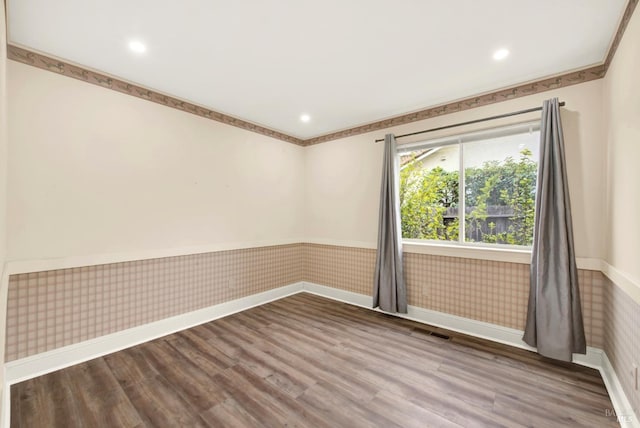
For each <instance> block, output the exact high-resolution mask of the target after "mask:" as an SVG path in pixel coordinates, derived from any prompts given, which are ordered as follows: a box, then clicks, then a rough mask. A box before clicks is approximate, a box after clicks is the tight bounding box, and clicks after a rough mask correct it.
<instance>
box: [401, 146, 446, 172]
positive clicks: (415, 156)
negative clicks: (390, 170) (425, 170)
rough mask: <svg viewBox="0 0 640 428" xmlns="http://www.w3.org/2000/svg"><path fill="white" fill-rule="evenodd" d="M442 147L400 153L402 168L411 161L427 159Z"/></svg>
mask: <svg viewBox="0 0 640 428" xmlns="http://www.w3.org/2000/svg"><path fill="white" fill-rule="evenodd" d="M440 149H441V147H434V148H431V149H424V150H420V151H418V152H410V153H406V154H403V155H400V169H403V168H405V167H406V166H407V165H408V164H409V163H410V162H411V161H414V160H415V161H421V160H423V159H426V158H428V157H429V156H431V155H432V154H434V153H436V152H437V151H438V150H440Z"/></svg>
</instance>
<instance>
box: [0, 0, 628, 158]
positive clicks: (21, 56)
mask: <svg viewBox="0 0 640 428" xmlns="http://www.w3.org/2000/svg"><path fill="white" fill-rule="evenodd" d="M639 1H640V0H629V2H628V3H627V7H626V9H625V11H624V14H623V16H622V19H621V21H620V24H619V26H618V29H617V31H616V35H615V37H614V39H613V42H612V44H611V46H610V48H609V52H608V53H607V57H606V59H605V61H604V62H603V63H602V64H601V65H596V66H592V67H588V68H584V69H582V70H577V71H573V72H570V73H565V74H561V75H558V76H554V77H549V78H545V79H542V80H537V81H534V82H530V83H526V84H522V85H517V86H514V87H511V88H506V89H500V90H497V91H494V92H491V93H487V94H485V95H477V96H473V97H469V98H466V99H463V100H460V101H455V102H452V103H448V104H442V105H439V106H435V107H430V108H427V109H424V110H420V111H417V112H413V113H407V114H403V115H400V116H396V117H391V118H388V119H383V120H380V121H377V122H372V123H368V124H366V125H361V126H356V127H353V128H349V129H344V130H342V131H337V132H332V133H329V134H325V135H321V136H318V137H314V138H309V139H306V140H303V139H300V138H296V137H293V136H291V135H287V134H285V133H282V132H279V131H275V130H272V129H269V128H266V127H264V126H260V125H256V124H254V123H251V122H247V121H245V120H242V119H238V118H235V117H232V116H228V115H226V114H223V113H219V112H216V111H214V110H210V109H208V108H206V107H201V106H198V105H196V104H192V103H190V102H187V101H183V100H180V99H178V98H174V97H170V96H168V95H164V94H162V93H159V92H156V91H153V90H151V89H148V88H145V87H143V86H139V85H134V84H131V83H128V82H126V81H124V80H119V79H117V78H115V77H110V76H107V75H106V74H101V73H98V72H95V71H92V70H88V69H84V68H82V67H80V66H77V65H73V64H70V63H68V62H64V61H62V60H58V59H54V58H51V57H48V56H45V55H42V54H39V53H36V52H32V51H30V50H27V49H24V48H21V47H18V46H15V45H11V44H8V45H7V57H8V58H9V59H11V60H14V61H18V62H21V63H23V64H27V65H31V66H34V67H38V68H41V69H43V70H49V71H52V72H54V73H58V74H61V75H64V76H68V77H72V78H74V79H78V80H83V81H85V82H88V83H92V84H94V85H98V86H102V87H104V88H107V89H112V90H114V91H118V92H121V93H124V94H128V95H132V96H134V97H138V98H142V99H145V100H148V101H152V102H155V103H158V104H162V105H164V106H167V107H171V108H175V109H178V110H182V111H185V112H187V113H192V114H195V115H197V116H200V117H204V118H206V119H211V120H215V121H218V122H221V123H225V124H227V125H231V126H235V127H237V128H241V129H244V130H247V131H251V132H255V133H257V134H261V135H266V136H268V137H272V138H276V139H278V140H281V141H285V142H287V143H292V144H295V145H298V146H311V145H314V144H320V143H326V142H328V141H333V140H338V139H340V138H345V137H352V136H354V135H359V134H364V133H367V132H372V131H379V130H381V129H386V128H390V127H392V126H397V125H404V124H407V123H412V122H416V121H420V120H425V119H430V118H433V117H436V116H442V115H445V114H449V113H455V112H459V111H463V110H469V109H473V108H476V107H482V106H486V105H489V104H495V103H499V102H502V101H507V100H510V99H514V98H520V97H524V96H527V95H533V94H537V93H540V92H545V91H550V90H553V89H557V88H563V87H566V86H571V85H576V84H579V83H585V82H589V81H591V80H596V79H601V78H603V77H604V76H605V74H606V73H607V70H608V68H609V65H610V64H611V61H612V60H613V57H614V55H615V52H616V50H617V48H618V45H619V44H620V41H621V40H622V37H623V35H624V31H625V30H626V28H627V25H628V23H629V21H630V20H631V16H632V15H633V12H634V10H635V8H636V5H637V4H638V2H639Z"/></svg>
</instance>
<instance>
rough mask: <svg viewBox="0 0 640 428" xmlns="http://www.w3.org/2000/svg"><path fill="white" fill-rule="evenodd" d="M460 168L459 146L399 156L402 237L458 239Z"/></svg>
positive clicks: (430, 149)
mask: <svg viewBox="0 0 640 428" xmlns="http://www.w3.org/2000/svg"><path fill="white" fill-rule="evenodd" d="M459 166H460V149H459V146H458V145H450V146H442V147H431V148H429V149H422V150H416V151H414V152H409V153H404V154H402V155H401V156H400V216H401V218H402V237H403V238H407V239H436V240H442V241H457V240H458V231H459V220H458V203H459V201H458V189H459V179H460V173H459V169H460V168H459Z"/></svg>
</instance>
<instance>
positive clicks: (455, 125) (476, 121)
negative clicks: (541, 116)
mask: <svg viewBox="0 0 640 428" xmlns="http://www.w3.org/2000/svg"><path fill="white" fill-rule="evenodd" d="M564 104H565V102H564V101H562V102H560V103H558V105H559V106H560V107H564ZM534 111H542V107H534V108H528V109H526V110H518V111H513V112H511V113H505V114H499V115H497V116H490V117H483V118H482V119H475V120H470V121H468V122H460V123H454V124H453V125H445V126H439V127H437V128H431V129H425V130H424V131H418V132H411V133H410V134H402V135H397V136H396V139H398V138H402V137H410V136H412V135H418V134H425V133H427V132H433V131H440V130H442V129H449V128H456V127H458V126H464V125H472V124H474V123H480V122H486V121H488V120H495V119H502V118H503V117H510V116H517V115H519V114H525V113H531V112H534ZM381 141H384V138H379V139H377V140H376V143H379V142H381Z"/></svg>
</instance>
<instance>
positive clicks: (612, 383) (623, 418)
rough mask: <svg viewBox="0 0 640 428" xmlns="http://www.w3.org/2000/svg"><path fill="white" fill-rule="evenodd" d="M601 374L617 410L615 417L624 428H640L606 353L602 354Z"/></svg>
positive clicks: (639, 421)
mask: <svg viewBox="0 0 640 428" xmlns="http://www.w3.org/2000/svg"><path fill="white" fill-rule="evenodd" d="M599 370H600V374H601V375H602V379H603V380H604V384H605V386H606V387H607V392H608V393H609V397H611V403H612V404H613V409H614V410H615V416H616V418H617V420H618V423H620V426H621V427H622V428H640V420H638V417H637V415H636V414H635V413H634V412H633V406H632V405H631V403H629V400H628V399H627V396H626V394H625V393H624V390H623V389H622V384H621V383H620V380H619V379H618V375H617V374H616V371H615V370H614V368H613V365H611V361H609V358H608V357H607V354H606V353H605V352H603V353H602V365H601V366H600V367H599Z"/></svg>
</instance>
